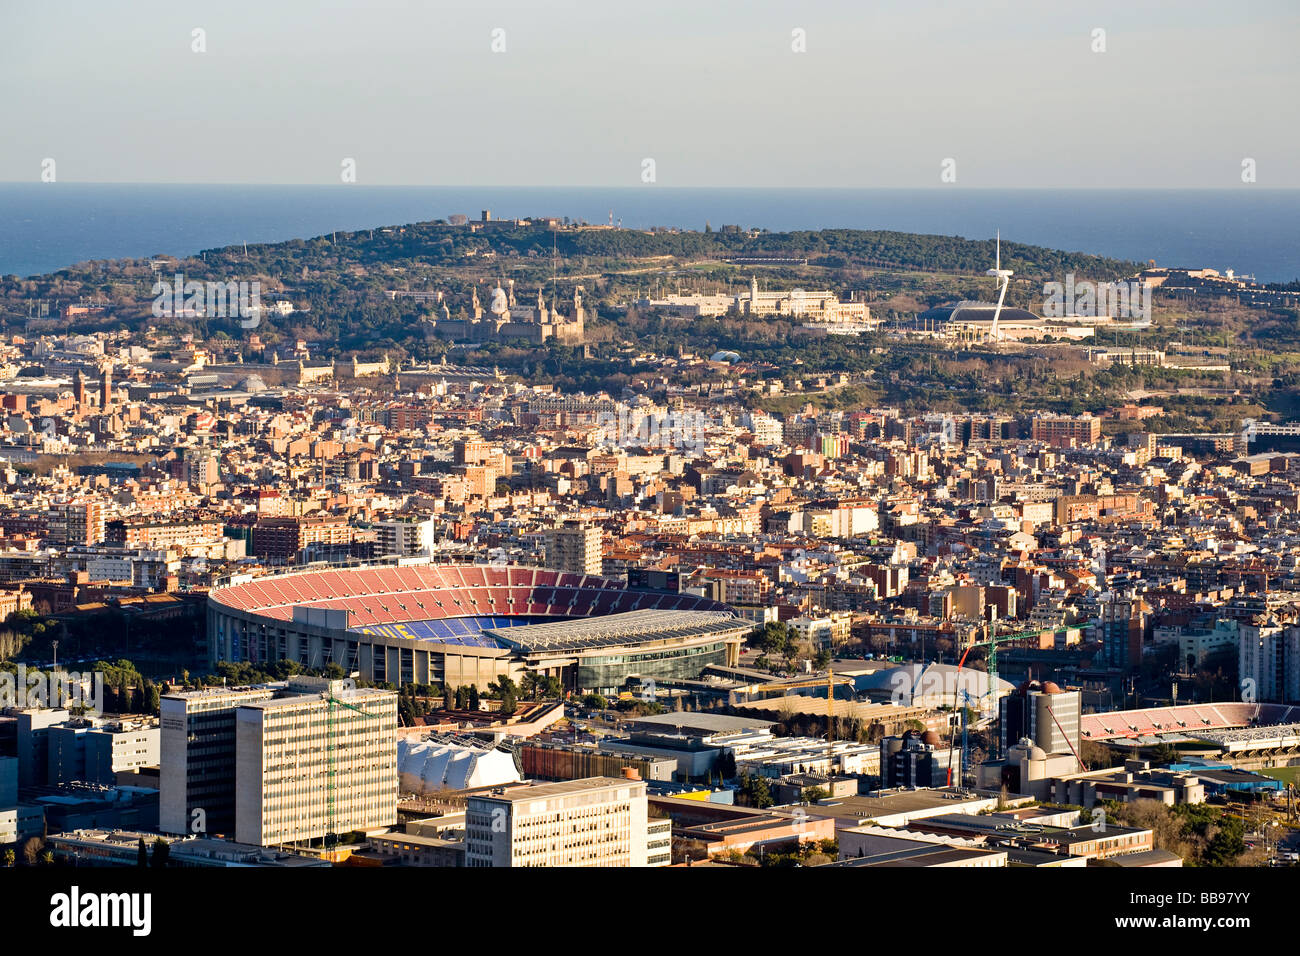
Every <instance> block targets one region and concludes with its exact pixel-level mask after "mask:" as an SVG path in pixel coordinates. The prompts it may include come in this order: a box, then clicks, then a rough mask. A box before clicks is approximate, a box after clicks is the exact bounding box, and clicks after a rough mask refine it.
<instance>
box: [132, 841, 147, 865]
mask: <svg viewBox="0 0 1300 956" xmlns="http://www.w3.org/2000/svg"><path fill="white" fill-rule="evenodd" d="M135 865H136V866H137V867H139V868H140V869H142V870H144V869H147V868H148V867H149V848H148V847H147V846H145V844H144V837H140V842H139V843H138V844H137V845H136V848H135Z"/></svg>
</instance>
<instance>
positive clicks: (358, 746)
mask: <svg viewBox="0 0 1300 956" xmlns="http://www.w3.org/2000/svg"><path fill="white" fill-rule="evenodd" d="M344 684H345V682H344V681H329V680H325V679H324V678H293V679H292V680H290V682H289V692H288V694H287V695H286V696H282V697H275V698H272V699H271V700H261V701H250V702H248V703H244V704H241V705H240V706H239V708H238V710H237V711H236V716H235V724H236V730H235V750H236V757H235V781H236V788H235V789H236V794H235V838H236V839H237V840H238V841H239V842H240V843H251V844H256V845H259V846H275V845H278V844H281V843H294V842H298V841H304V840H314V839H318V838H320V837H325V836H328V835H330V834H344V833H348V832H350V831H352V830H367V829H373V828H376V827H384V826H392V825H393V824H395V823H396V822H397V695H396V694H395V693H393V692H392V691H384V690H373V689H346V688H345V686H344Z"/></svg>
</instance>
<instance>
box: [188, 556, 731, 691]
mask: <svg viewBox="0 0 1300 956" xmlns="http://www.w3.org/2000/svg"><path fill="white" fill-rule="evenodd" d="M752 628H753V625H752V624H751V623H750V622H748V621H746V620H744V619H743V618H741V617H739V616H737V615H736V614H735V613H734V612H733V611H732V610H731V609H730V608H729V607H727V606H726V605H725V604H720V603H718V602H717V601H712V600H709V599H707V598H703V597H699V596H696V595H692V594H670V593H664V592H658V591H637V590H629V589H628V588H627V587H626V586H625V585H623V584H622V583H621V582H618V581H614V580H611V579H608V578H602V577H596V576H593V575H582V574H570V573H565V572H560V571H551V570H544V569H541V568H528V567H496V566H486V565H472V564H455V565H437V564H425V565H412V566H405V567H394V566H383V567H363V568H349V569H330V570H306V571H301V572H296V573H289V574H280V575H272V576H267V577H259V578H253V579H250V578H244V579H240V578H238V577H236V578H234V579H232V580H231V582H230V583H228V584H225V585H223V586H219V587H216V588H213V590H212V591H211V592H210V594H209V596H208V655H209V659H210V662H211V663H214V664H215V663H216V662H218V661H231V662H243V661H248V662H270V661H278V660H284V659H287V660H291V661H297V662H298V663H300V664H302V665H303V666H305V667H309V668H318V669H319V668H324V667H326V666H327V665H329V664H331V663H333V664H338V665H339V666H340V667H342V668H343V670H344V671H345V672H348V673H356V674H357V675H359V676H360V677H361V678H363V679H366V680H370V681H389V682H392V683H394V684H406V683H411V682H415V683H421V684H438V685H441V686H444V687H459V686H469V685H471V684H474V685H477V686H478V687H480V688H486V687H487V685H488V684H489V683H490V682H492V681H494V680H496V679H497V678H498V677H500V676H509V677H511V678H512V679H515V680H518V679H519V678H520V677H521V676H522V675H523V674H524V673H525V672H526V671H534V672H536V673H537V674H539V675H542V676H555V677H558V678H559V679H560V680H561V682H562V683H563V685H564V687H565V688H566V689H568V690H572V691H576V692H582V693H587V692H595V693H602V694H612V693H617V692H618V691H619V690H621V689H622V688H623V687H624V685H625V684H626V682H627V680H628V678H630V677H639V678H641V679H642V680H646V679H651V680H656V681H663V680H673V679H692V678H695V677H698V676H699V675H700V673H701V672H702V671H703V669H704V668H705V667H706V666H708V665H710V664H724V665H730V666H735V664H736V663H737V662H738V660H739V651H740V646H741V644H742V643H743V642H744V638H745V635H746V634H747V633H748V632H749V631H750V630H752Z"/></svg>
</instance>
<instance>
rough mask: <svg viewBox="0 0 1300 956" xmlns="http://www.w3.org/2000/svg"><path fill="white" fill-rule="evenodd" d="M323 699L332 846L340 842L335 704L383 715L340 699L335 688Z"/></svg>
mask: <svg viewBox="0 0 1300 956" xmlns="http://www.w3.org/2000/svg"><path fill="white" fill-rule="evenodd" d="M321 699H322V700H324V701H325V702H326V704H327V705H328V706H326V708H325V722H326V734H327V736H328V742H327V743H326V745H325V760H326V763H327V770H326V773H325V819H326V825H327V827H328V829H327V830H326V832H325V845H326V846H327V847H331V846H334V845H335V844H336V843H338V840H339V835H338V832H337V831H336V830H335V828H334V822H335V819H334V787H335V784H334V775H335V773H336V771H335V767H334V749H335V744H334V706H335V705H336V704H337V705H338V706H340V707H346V708H347V709H348V710H354V711H356V712H357V713H358V714H361V715H363V716H365V717H372V718H374V719H376V720H379V719H382V715H381V714H372V713H371V712H370V711H368V710H365V709H363V708H361V707H358V706H357V705H356V704H349V703H348V702H347V701H346V700H340V699H339V698H337V697H335V696H334V692H333V690H327V691H325V692H324V693H322V694H321Z"/></svg>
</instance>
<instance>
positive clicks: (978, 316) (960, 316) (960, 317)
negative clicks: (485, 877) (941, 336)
mask: <svg viewBox="0 0 1300 956" xmlns="http://www.w3.org/2000/svg"><path fill="white" fill-rule="evenodd" d="M995 311H997V306H996V305H994V304H993V303H991V302H958V303H956V304H955V305H953V304H949V305H940V306H936V307H935V308H933V309H926V310H925V311H924V312H922V313H921V314H920V315H919V316H917V318H920V319H925V320H927V321H938V322H956V323H963V324H967V325H969V324H980V323H990V322H992V321H993V313H994V312H995ZM998 321H999V322H1011V323H1014V324H1016V325H1024V324H1031V325H1041V324H1042V322H1043V318H1042V316H1038V315H1034V313H1032V312H1030V311H1029V310H1028V309H1020V308H1016V307H1014V306H1009V305H1006V306H1003V307H1002V313H1001V315H999V316H998Z"/></svg>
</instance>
